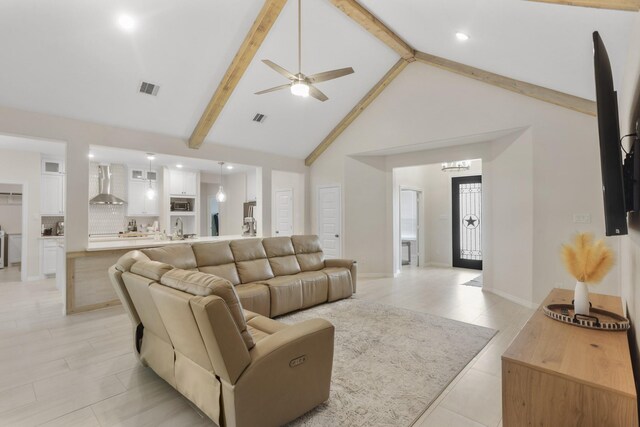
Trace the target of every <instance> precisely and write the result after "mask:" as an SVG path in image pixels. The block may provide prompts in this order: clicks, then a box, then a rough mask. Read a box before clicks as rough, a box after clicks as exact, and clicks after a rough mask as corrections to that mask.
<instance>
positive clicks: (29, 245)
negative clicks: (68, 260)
mask: <svg viewBox="0 0 640 427" xmlns="http://www.w3.org/2000/svg"><path fill="white" fill-rule="evenodd" d="M0 182H2V183H7V184H22V193H23V198H22V206H23V209H24V210H23V212H25V213H27V212H28V213H29V214H28V215H25V216H24V217H22V216H21V217H22V218H23V227H22V268H23V269H24V270H25V271H26V276H27V277H25V276H24V274H23V279H24V278H32V279H36V278H38V277H39V276H40V242H39V240H38V237H40V153H34V152H27V151H10V150H2V155H0ZM85 182H86V179H85ZM85 212H86V211H85ZM3 221H4V220H3V219H2V218H0V225H2V226H3V228H4V224H2V222H3ZM25 224H26V227H25V226H24V225H25ZM25 256H26V257H25Z"/></svg>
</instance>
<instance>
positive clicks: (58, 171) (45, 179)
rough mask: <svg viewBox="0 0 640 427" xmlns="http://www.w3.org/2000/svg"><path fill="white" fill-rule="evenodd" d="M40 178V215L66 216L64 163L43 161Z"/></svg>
mask: <svg viewBox="0 0 640 427" xmlns="http://www.w3.org/2000/svg"><path fill="white" fill-rule="evenodd" d="M41 172H42V175H41V176H40V215H50V216H62V215H64V200H65V194H64V162H63V161H61V160H49V159H43V160H42V171H41Z"/></svg>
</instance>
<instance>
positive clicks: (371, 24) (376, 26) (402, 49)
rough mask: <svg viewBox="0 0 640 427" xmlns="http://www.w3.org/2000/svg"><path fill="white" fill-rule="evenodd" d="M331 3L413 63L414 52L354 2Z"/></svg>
mask: <svg viewBox="0 0 640 427" xmlns="http://www.w3.org/2000/svg"><path fill="white" fill-rule="evenodd" d="M331 3H333V5H334V6H335V7H337V8H338V9H340V10H341V11H342V12H344V13H345V14H346V15H347V16H348V17H349V18H351V19H353V20H354V21H356V22H357V23H358V24H360V25H361V26H362V27H363V28H364V29H365V30H367V31H368V32H370V33H371V34H373V35H374V36H376V37H377V38H378V39H380V40H381V41H382V42H383V43H385V44H386V45H387V46H389V47H390V48H391V49H393V50H395V51H396V52H397V53H398V55H400V56H401V57H402V58H403V59H404V60H406V61H408V62H413V61H414V59H413V56H414V54H415V50H414V49H413V48H412V47H411V46H409V44H408V43H407V42H405V41H404V40H402V39H401V38H400V37H399V36H398V35H397V34H396V33H394V32H393V31H392V30H391V29H390V28H389V27H387V26H386V25H385V24H384V23H383V22H382V21H380V20H379V19H378V18H376V17H375V16H373V14H372V13H371V12H369V11H368V10H367V9H365V8H364V7H362V6H361V5H360V4H359V3H358V2H357V1H356V0H331Z"/></svg>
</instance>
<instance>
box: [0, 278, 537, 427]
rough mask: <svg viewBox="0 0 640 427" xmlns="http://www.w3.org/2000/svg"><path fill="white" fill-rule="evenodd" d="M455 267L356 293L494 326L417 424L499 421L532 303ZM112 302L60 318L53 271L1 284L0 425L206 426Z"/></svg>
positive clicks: (367, 285)
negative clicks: (504, 359)
mask: <svg viewBox="0 0 640 427" xmlns="http://www.w3.org/2000/svg"><path fill="white" fill-rule="evenodd" d="M477 274H478V273H477V272H475V271H470V270H461V269H446V268H429V269H408V270H406V271H405V272H403V274H402V275H401V276H400V277H398V278H395V279H392V278H384V279H361V280H360V282H359V286H358V294H357V295H356V298H359V299H365V300H375V301H377V302H381V303H386V304H390V305H394V306H397V307H403V308H407V309H411V310H416V311H422V312H428V313H432V314H436V315H440V316H444V317H449V318H452V319H456V320H460V321H464V322H469V323H475V324H479V325H484V326H488V327H492V328H495V329H498V330H499V333H498V334H497V335H496V336H495V337H494V338H493V340H492V341H491V342H490V343H489V345H487V347H485V349H484V350H483V351H482V352H481V353H480V354H478V355H477V356H476V357H475V358H474V359H473V361H472V362H471V363H469V365H467V367H465V369H464V370H463V371H462V372H461V373H460V374H459V375H458V376H457V377H456V378H455V379H454V381H452V383H451V384H450V385H449V387H447V388H446V389H445V391H444V392H443V393H442V395H440V397H438V399H437V400H436V401H435V402H434V403H433V404H432V405H431V407H429V409H428V410H427V411H426V412H425V414H424V415H423V416H422V417H421V418H420V420H418V422H417V423H416V426H421V427H424V426H438V427H444V426H456V427H459V426H460V427H461V426H490V427H495V426H500V425H501V403H500V402H501V395H500V355H501V354H502V352H503V351H504V349H505V348H506V347H507V346H508V345H509V343H510V341H511V340H512V339H513V337H514V336H515V334H516V333H517V332H518V331H519V330H520V328H521V327H522V326H523V325H524V323H525V322H526V320H527V319H528V318H529V316H530V315H531V314H532V313H533V311H532V310H530V309H528V308H525V307H522V306H520V305H517V304H514V303H512V302H509V301H507V300H505V299H504V298H501V297H498V296H495V295H493V294H490V293H486V292H482V290H481V289H480V288H475V287H471V286H459V285H460V284H462V283H464V282H466V281H468V280H470V279H472V278H473V277H475V276H477ZM131 348H132V343H131V325H130V321H129V319H128V317H127V316H126V314H125V313H124V311H123V309H122V308H121V307H113V308H109V309H104V310H98V311H94V312H90V313H84V314H78V315H73V316H67V317H63V316H62V315H61V302H60V296H59V294H58V292H57V291H56V288H55V283H54V280H51V279H49V280H43V281H38V282H28V283H20V282H5V283H0V425H3V426H4V425H7V426H35V425H45V426H65V427H73V426H115V425H119V426H147V425H149V426H165V425H166V426H172V427H179V426H205V425H213V423H211V421H210V420H208V419H207V418H206V417H203V416H201V415H200V414H199V413H198V412H197V411H196V410H194V409H193V407H192V405H191V404H190V403H189V402H188V401H187V400H186V399H184V398H183V397H182V396H181V395H180V394H179V393H178V392H176V391H175V390H174V389H173V388H171V387H170V386H169V385H167V384H166V383H165V382H164V381H163V380H161V379H159V378H158V377H157V376H156V375H155V374H154V373H153V372H151V371H150V370H149V369H146V368H143V367H141V366H140V365H139V364H138V362H137V360H136V358H135V356H134V355H133V353H132V350H131Z"/></svg>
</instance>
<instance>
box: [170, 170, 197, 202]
mask: <svg viewBox="0 0 640 427" xmlns="http://www.w3.org/2000/svg"><path fill="white" fill-rule="evenodd" d="M169 193H171V195H172V196H194V197H195V196H196V195H197V194H198V175H197V174H196V172H190V171H179V170H175V169H171V170H169Z"/></svg>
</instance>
